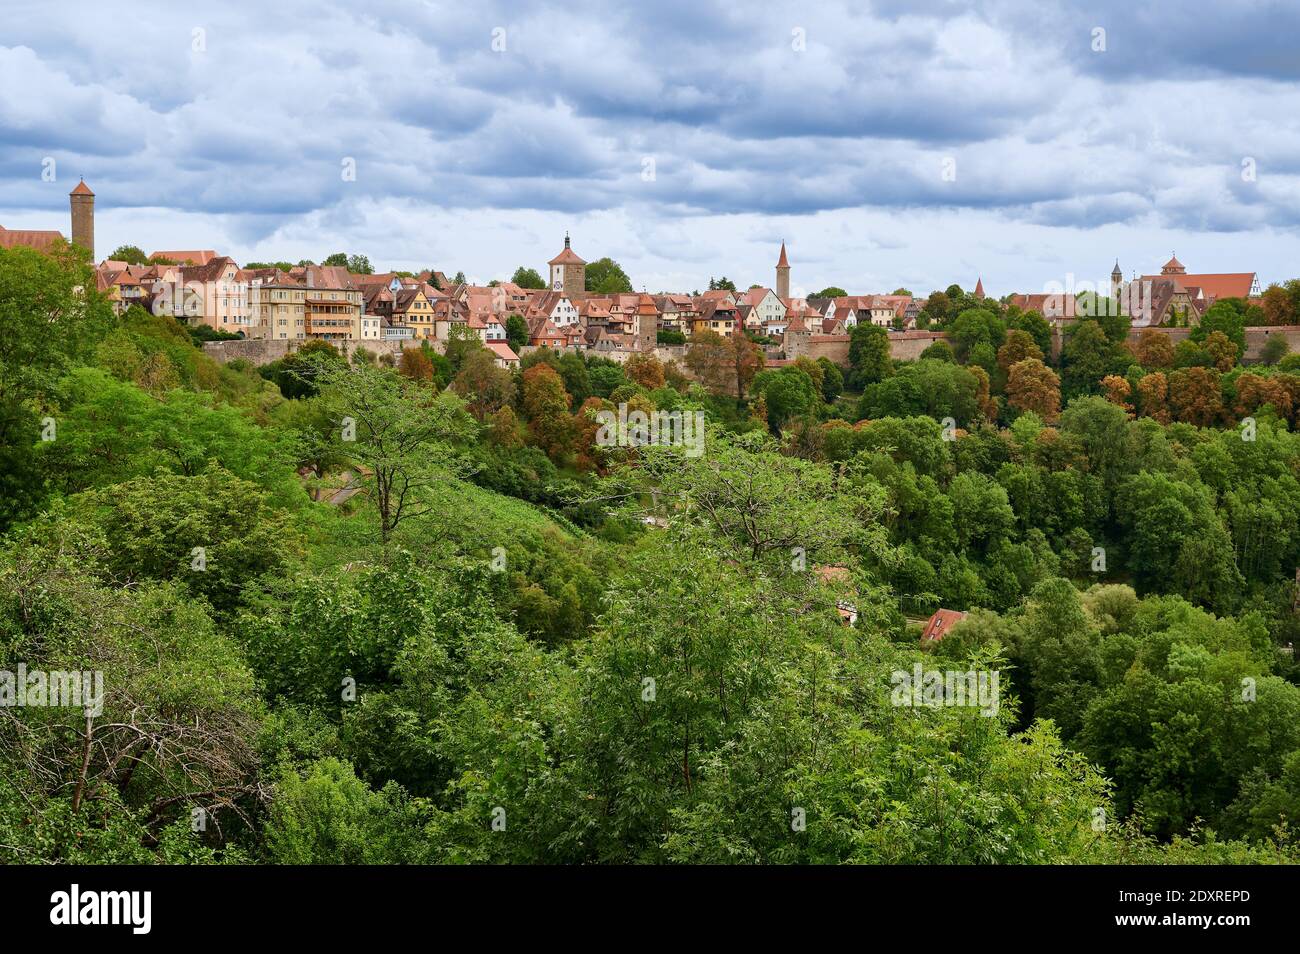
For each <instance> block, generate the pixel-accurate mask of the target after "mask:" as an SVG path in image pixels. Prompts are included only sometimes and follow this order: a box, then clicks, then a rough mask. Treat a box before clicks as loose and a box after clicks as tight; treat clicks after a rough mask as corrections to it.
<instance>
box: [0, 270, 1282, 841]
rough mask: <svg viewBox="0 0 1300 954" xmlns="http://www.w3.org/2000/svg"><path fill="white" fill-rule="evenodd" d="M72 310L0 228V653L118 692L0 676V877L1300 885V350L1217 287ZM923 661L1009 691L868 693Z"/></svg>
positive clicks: (88, 283)
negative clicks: (713, 875)
mask: <svg viewBox="0 0 1300 954" xmlns="http://www.w3.org/2000/svg"><path fill="white" fill-rule="evenodd" d="M93 288H94V281H93V279H92V278H91V275H90V271H89V269H88V268H87V267H86V266H85V265H83V264H81V263H79V262H78V261H77V259H76V256H75V253H73V252H71V251H69V252H67V253H59V252H56V253H54V254H50V255H46V254H41V253H37V252H34V251H31V250H28V249H23V248H17V249H12V250H5V249H0V314H3V316H4V329H5V334H4V335H3V336H0V484H2V485H3V486H2V488H0V489H2V492H0V534H2V536H0V671H3V672H9V673H14V672H18V671H19V667H20V666H21V667H22V668H23V670H24V671H26V672H35V671H40V672H45V673H64V672H95V673H102V676H103V694H102V699H101V700H100V702H101V703H102V704H101V705H99V706H97V707H95V708H96V709H97V711H92V709H91V708H90V707H85V709H84V711H83V709H82V708H76V707H70V706H56V705H53V704H49V705H45V704H41V703H40V702H39V701H38V702H36V703H35V704H26V705H23V704H18V703H16V702H15V701H12V700H10V699H9V698H7V697H6V696H5V694H4V692H2V691H0V703H3V704H2V705H0V859H3V860H5V861H7V862H9V863H19V864H45V863H91V864H101V863H143V864H251V863H259V864H260V863H266V864H464V863H471V864H482V863H545V864H564V863H572V864H601V863H680V864H693V863H769V864H780V863H818V864H820V863H869V864H991V863H996V864H1129V863H1134V864H1238V863H1239V864H1253V863H1269V864H1273V863H1290V862H1293V861H1296V860H1297V859H1298V858H1300V849H1298V848H1297V842H1296V836H1295V833H1294V832H1293V830H1292V825H1293V824H1294V823H1295V821H1296V819H1297V818H1300V669H1297V667H1296V665H1295V661H1294V653H1293V647H1294V643H1295V642H1296V641H1297V636H1300V616H1298V615H1297V612H1296V609H1297V588H1296V587H1297V584H1296V576H1295V574H1296V569H1297V567H1298V566H1300V437H1297V435H1296V433H1295V425H1296V424H1297V417H1296V415H1297V411H1298V410H1300V357H1298V356H1292V355H1287V354H1286V353H1285V351H1284V349H1282V348H1271V349H1270V353H1269V354H1267V355H1265V356H1264V357H1263V358H1262V359H1261V360H1260V361H1258V362H1255V363H1251V364H1248V365H1245V366H1243V365H1242V363H1241V361H1240V357H1241V355H1243V354H1244V343H1243V340H1242V329H1243V328H1244V326H1245V323H1246V321H1247V320H1248V319H1249V315H1248V314H1247V312H1246V307H1245V306H1244V304H1243V303H1240V302H1221V303H1216V304H1215V305H1214V306H1213V307H1212V308H1211V309H1210V310H1209V312H1208V313H1207V314H1206V316H1205V318H1204V320H1203V321H1202V322H1201V323H1200V325H1199V326H1198V327H1197V328H1196V329H1194V332H1193V334H1192V336H1191V338H1190V339H1189V340H1188V341H1185V342H1183V343H1181V344H1179V345H1178V346H1177V347H1176V348H1174V347H1170V346H1169V343H1168V339H1167V338H1166V337H1164V336H1162V335H1160V334H1159V333H1156V332H1150V333H1148V334H1144V335H1142V336H1141V337H1140V338H1139V339H1138V340H1137V342H1136V343H1130V341H1129V330H1130V329H1129V327H1128V325H1127V321H1126V320H1125V319H1121V318H1118V317H1116V318H1110V319H1107V318H1099V319H1097V320H1085V321H1080V322H1078V323H1077V324H1076V325H1074V326H1073V327H1072V328H1071V329H1070V331H1069V332H1068V334H1067V339H1066V342H1065V345H1064V348H1063V350H1062V353H1061V355H1060V357H1059V358H1053V357H1052V356H1051V354H1050V352H1051V348H1050V331H1049V328H1048V325H1047V323H1046V322H1045V321H1044V319H1043V318H1042V317H1041V316H1039V315H1037V314H1036V313H1032V312H1030V313H1020V312H1018V311H1016V310H1015V309H1014V308H1011V307H1008V306H1006V305H1004V304H1002V303H998V302H993V301H982V300H981V301H977V300H975V299H972V298H971V297H970V296H968V295H965V294H964V293H961V290H960V289H957V288H956V287H955V286H954V287H953V288H952V289H949V293H947V294H946V295H945V296H944V301H943V302H942V303H939V304H941V305H942V306H943V307H942V309H939V308H937V307H936V309H935V311H934V312H933V313H932V314H931V315H930V319H931V320H932V327H934V328H939V329H942V330H945V331H947V332H948V335H949V341H948V342H943V343H940V344H936V345H934V346H932V348H931V349H930V350H929V351H928V352H927V353H926V354H925V355H924V356H923V357H922V358H921V359H920V360H918V361H915V362H896V361H893V360H891V359H890V357H889V346H888V334H889V333H888V332H887V331H886V330H885V329H882V328H872V327H870V326H865V325H860V326H858V327H857V328H855V329H854V331H853V334H852V341H851V350H850V359H849V366H848V367H847V368H843V369H841V368H840V367H838V366H836V365H834V364H833V363H831V362H829V361H826V360H825V359H822V360H819V361H812V360H808V359H807V358H801V359H799V360H797V361H794V362H792V363H789V364H785V365H783V366H778V367H765V366H764V359H763V349H762V346H761V343H760V342H757V341H753V340H750V339H749V338H747V337H746V336H744V335H736V336H733V337H732V338H727V339H722V338H717V337H716V336H711V335H707V334H704V335H697V336H696V339H698V340H696V339H693V340H692V344H691V347H690V350H689V352H688V354H687V356H686V358H685V361H684V366H682V367H678V366H676V365H674V364H663V363H661V362H660V361H658V360H657V359H656V358H655V357H653V356H652V355H648V354H647V355H640V356H637V357H634V358H632V359H630V360H628V361H627V362H626V363H624V364H618V363H616V362H613V361H610V360H607V359H604V358H600V357H596V356H591V355H584V354H578V353H565V354H557V353H554V352H551V351H548V350H541V351H536V352H532V353H530V354H528V355H526V356H525V357H524V360H523V361H522V362H521V367H520V368H519V369H517V370H507V369H505V368H501V367H498V366H497V365H496V363H495V361H494V360H493V358H492V356H491V354H490V353H489V352H488V351H487V350H486V349H485V348H483V347H482V346H481V344H480V343H479V342H478V341H477V339H475V338H472V337H468V336H464V337H462V336H453V338H452V340H450V341H449V342H447V346H446V349H445V353H442V352H440V351H437V350H434V349H432V348H428V347H421V348H416V349H410V350H407V351H406V352H404V353H403V355H402V357H401V359H400V361H397V362H391V361H385V360H382V359H380V358H379V357H377V356H376V355H372V354H369V353H367V352H364V351H361V352H358V353H357V354H356V355H354V356H353V357H352V358H351V359H350V360H349V359H347V358H344V357H343V356H342V355H340V354H339V352H338V351H336V350H335V349H334V348H333V347H331V346H330V345H328V344H327V343H312V344H309V345H307V346H305V347H303V348H301V349H300V350H299V351H297V352H295V353H293V354H292V355H290V357H288V358H286V359H283V360H281V361H278V362H275V363H273V364H270V365H266V366H263V367H260V368H258V367H254V366H252V365H251V364H249V363H247V362H243V361H238V360H236V361H231V362H229V363H226V364H219V363H217V362H215V361H213V360H212V359H211V358H209V357H208V356H206V355H205V353H204V351H203V350H202V348H201V344H200V341H199V338H200V337H201V336H200V335H196V334H192V333H191V329H188V328H186V327H184V326H182V325H180V324H178V323H177V322H176V321H175V320H174V319H173V318H171V317H167V316H155V315H153V314H151V313H150V312H148V311H146V310H144V309H142V308H140V307H139V306H132V307H131V308H129V309H128V310H126V312H125V313H123V314H121V315H118V314H116V313H115V312H114V310H113V308H112V306H111V305H110V303H109V302H107V301H106V300H104V299H102V298H101V297H100V296H99V295H97V294H96V293H95V292H93V291H90V290H89V289H93ZM1104 312H1105V309H1104V308H1103V309H1100V310H1099V311H1098V312H1097V313H1099V314H1102V313H1104ZM620 405H622V406H624V407H625V408H631V409H634V410H641V411H643V412H646V413H651V412H656V411H669V412H673V411H682V412H687V411H689V412H697V411H698V412H702V413H703V414H704V418H705V420H706V421H707V429H706V440H705V445H704V452H703V453H702V454H698V455H695V454H690V453H686V452H684V449H683V448H681V447H674V446H671V445H642V446H622V445H620V446H607V444H605V443H603V442H602V441H600V440H599V439H598V426H597V423H596V415H597V413H598V412H599V411H602V410H609V409H613V408H617V407H619V406H620ZM846 607H849V608H851V610H852V624H851V625H845V621H846V615H845V614H846ZM939 608H944V609H949V610H958V611H962V612H965V613H967V615H966V617H965V619H963V620H962V621H961V622H959V623H958V624H957V625H955V626H954V627H953V628H952V630H951V631H950V632H949V633H948V634H947V635H946V636H945V637H944V638H943V639H942V640H941V641H939V642H934V643H930V644H923V642H922V639H921V628H920V625H919V623H918V621H919V620H924V619H925V618H927V617H928V616H929V615H930V614H931V613H932V612H934V611H935V610H936V609H939ZM918 665H919V666H921V667H924V668H926V669H942V670H953V671H959V672H981V673H987V672H997V673H998V674H999V675H1000V680H999V687H1000V689H999V700H998V705H997V706H996V708H995V710H994V711H992V712H989V711H987V710H982V709H981V708H978V707H975V706H962V705H934V706H930V705H920V706H901V705H898V704H896V701H895V700H894V699H893V698H892V691H891V680H892V679H893V678H894V675H895V674H896V673H899V672H910V671H912V670H913V669H914V667H916V666H918ZM29 702H30V700H29Z"/></svg>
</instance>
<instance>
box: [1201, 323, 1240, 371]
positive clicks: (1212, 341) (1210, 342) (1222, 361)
mask: <svg viewBox="0 0 1300 954" xmlns="http://www.w3.org/2000/svg"><path fill="white" fill-rule="evenodd" d="M1204 348H1205V350H1206V351H1207V352H1209V355H1210V357H1211V358H1213V359H1214V366H1215V368H1217V369H1218V370H1219V372H1220V373H1221V374H1227V373H1228V372H1229V371H1231V370H1232V369H1233V367H1234V366H1235V365H1236V363H1237V346H1236V345H1235V344H1233V343H1232V341H1230V340H1229V339H1228V336H1227V335H1225V334H1224V333H1223V332H1222V331H1213V332H1211V333H1210V335H1209V336H1208V337H1207V338H1206V339H1205V345H1204Z"/></svg>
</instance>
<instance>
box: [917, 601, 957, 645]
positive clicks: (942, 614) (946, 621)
mask: <svg viewBox="0 0 1300 954" xmlns="http://www.w3.org/2000/svg"><path fill="white" fill-rule="evenodd" d="M965 618H966V614H965V613H963V612H961V611H960V610H947V609H940V610H935V611H934V615H933V616H931V617H930V619H929V620H928V621H927V622H926V624H925V629H923V630H922V631H921V642H934V643H937V642H938V641H939V640H941V639H943V637H944V636H946V635H947V634H948V630H950V629H952V628H953V627H954V626H956V625H957V624H958V623H960V622H961V621H962V620H964V619H965Z"/></svg>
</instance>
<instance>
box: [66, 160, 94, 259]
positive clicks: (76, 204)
mask: <svg viewBox="0 0 1300 954" xmlns="http://www.w3.org/2000/svg"><path fill="white" fill-rule="evenodd" d="M68 202H69V203H70V204H71V206H72V244H73V245H76V246H78V247H80V248H84V249H85V250H86V252H87V254H89V255H90V260H91V261H92V262H93V261H94V260H95V193H93V192H91V191H90V186H88V185H86V180H85V179H82V180H81V182H79V183H78V184H77V187H76V188H75V189H73V190H72V191H71V192H69V193H68Z"/></svg>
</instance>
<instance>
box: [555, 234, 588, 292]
mask: <svg viewBox="0 0 1300 954" xmlns="http://www.w3.org/2000/svg"><path fill="white" fill-rule="evenodd" d="M546 264H548V265H550V266H551V284H550V287H551V289H552V291H562V292H564V294H565V296H566V297H567V298H569V299H570V300H572V299H574V298H576V297H577V296H579V295H582V294H583V293H584V292H585V291H586V290H587V263H586V262H584V261H583V260H582V259H580V258H579V257H578V256H577V255H576V254H575V253H574V251H573V249H571V248H569V233H568V232H565V233H564V251H563V252H561V253H560V254H559V255H557V256H555V258H553V259H551V260H550V261H549V262H547V263H546Z"/></svg>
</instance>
